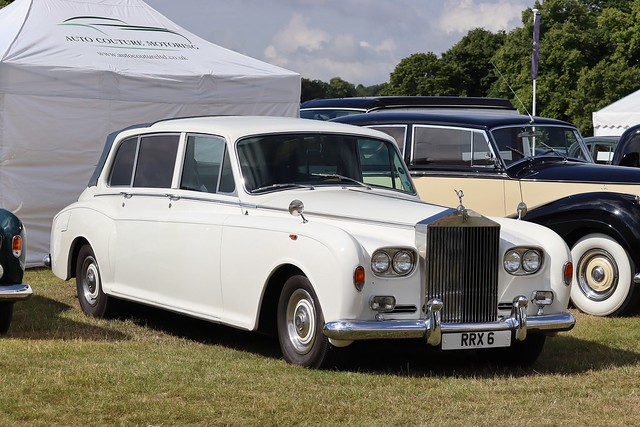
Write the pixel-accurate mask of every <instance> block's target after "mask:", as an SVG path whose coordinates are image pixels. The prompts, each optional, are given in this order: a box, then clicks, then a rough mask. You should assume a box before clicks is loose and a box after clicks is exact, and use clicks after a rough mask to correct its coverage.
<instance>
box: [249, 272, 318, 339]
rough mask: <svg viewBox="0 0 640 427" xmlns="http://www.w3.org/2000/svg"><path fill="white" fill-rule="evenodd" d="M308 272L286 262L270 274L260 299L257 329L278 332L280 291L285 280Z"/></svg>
mask: <svg viewBox="0 0 640 427" xmlns="http://www.w3.org/2000/svg"><path fill="white" fill-rule="evenodd" d="M295 275H302V276H305V277H306V274H305V273H304V272H303V271H302V270H301V269H300V268H299V267H297V266H295V265H293V264H284V265H280V266H278V267H277V268H276V269H275V270H274V271H273V272H272V273H271V275H270V276H269V279H268V280H267V281H266V283H265V287H264V291H263V293H262V298H261V301H260V307H259V310H260V311H259V313H258V324H257V325H256V326H257V330H258V331H259V332H262V333H265V334H267V335H275V334H276V333H277V318H276V315H277V311H278V300H279V299H280V292H281V291H282V288H283V287H284V284H285V282H286V281H287V279H289V278H290V277H292V276H295Z"/></svg>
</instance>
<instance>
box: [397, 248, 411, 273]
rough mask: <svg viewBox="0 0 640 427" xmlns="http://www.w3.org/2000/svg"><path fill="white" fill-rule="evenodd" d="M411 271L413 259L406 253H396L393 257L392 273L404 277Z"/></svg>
mask: <svg viewBox="0 0 640 427" xmlns="http://www.w3.org/2000/svg"><path fill="white" fill-rule="evenodd" d="M411 270H413V257H412V256H411V254H410V253H409V252H407V251H398V252H396V254H395V255H394V256H393V271H395V272H396V273H398V274H400V275H402V276H404V275H405V274H409V273H410V272H411Z"/></svg>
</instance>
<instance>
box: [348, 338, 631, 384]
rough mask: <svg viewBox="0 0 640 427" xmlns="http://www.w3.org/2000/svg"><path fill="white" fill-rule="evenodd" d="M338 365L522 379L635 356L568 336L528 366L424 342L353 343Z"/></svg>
mask: <svg viewBox="0 0 640 427" xmlns="http://www.w3.org/2000/svg"><path fill="white" fill-rule="evenodd" d="M349 350H350V351H349V352H348V353H347V354H345V355H344V356H343V359H344V360H343V361H342V362H341V363H340V364H339V365H338V368H339V369H341V370H348V371H353V372H369V373H380V374H383V373H384V374H396V375H403V376H412V377H413V376H415V377H424V376H429V377H473V378H495V377H522V376H530V375H532V374H542V375H545V374H561V375H572V374H580V373H584V372H587V371H593V370H603V369H609V368H612V367H622V366H631V365H636V364H638V362H640V353H638V352H634V351H628V350H620V349H617V348H614V347H610V346H607V345H603V344H599V343H595V342H592V341H587V340H582V339H577V338H574V337H571V336H562V335H559V336H556V337H553V338H548V339H547V341H546V343H545V346H544V349H543V351H542V353H541V355H540V357H539V358H538V360H537V361H536V362H535V363H534V364H533V365H531V366H519V365H517V364H514V363H508V362H507V361H505V363H498V362H493V363H490V362H487V361H485V360H483V359H482V358H480V357H478V355H477V353H476V352H475V351H473V350H465V351H442V350H439V349H435V348H431V347H428V346H426V345H425V344H424V343H423V342H415V341H411V342H410V341H400V342H377V341H376V342H374V341H367V342H359V343H354V344H353V345H352V346H351V347H350V348H349Z"/></svg>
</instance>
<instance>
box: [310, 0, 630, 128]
mask: <svg viewBox="0 0 640 427" xmlns="http://www.w3.org/2000/svg"><path fill="white" fill-rule="evenodd" d="M534 8H536V9H538V10H539V11H540V14H541V21H540V22H541V25H540V43H539V68H538V77H537V80H536V84H537V89H536V92H537V93H536V113H537V115H540V116H545V117H552V118H556V119H561V120H566V121H569V122H572V123H573V124H575V125H576V126H578V127H579V128H580V130H581V131H582V132H583V134H584V135H591V134H592V132H593V125H592V113H593V112H594V111H597V110H600V109H601V108H603V107H605V106H607V105H609V104H611V103H612V102H614V101H617V100H618V99H620V98H622V97H624V96H626V95H628V94H630V93H632V92H634V91H636V90H638V89H640V20H638V19H637V17H639V16H640V0H632V1H628V0H544V2H543V3H540V2H539V1H536V3H535V6H534ZM532 44H533V12H532V10H531V9H527V10H525V11H523V12H522V27H519V28H516V29H514V30H512V31H510V32H508V33H506V32H504V31H499V32H496V33H492V32H490V31H487V30H485V29H482V28H476V29H473V30H471V31H469V32H468V33H467V34H466V35H465V36H464V37H463V38H462V39H461V40H460V41H459V42H458V43H457V44H456V45H454V46H453V47H452V48H451V49H449V50H448V51H446V52H444V53H443V54H442V55H440V56H438V55H436V54H434V53H433V52H427V53H415V54H413V55H411V56H409V57H407V58H404V59H402V60H401V61H400V63H399V64H398V65H397V66H396V67H395V69H394V70H393V71H392V72H391V74H390V76H389V81H388V82H387V83H384V84H381V85H376V86H370V87H363V86H362V85H358V86H355V85H353V84H350V83H348V82H345V81H344V80H342V79H340V78H338V77H336V78H333V79H331V81H330V82H329V83H324V82H321V81H318V80H308V79H305V78H303V79H302V100H303V101H304V100H307V99H313V98H329V97H343V96H368V95H412V96H415V95H427V96H429V95H431V96H439V95H452V96H490V97H500V98H508V99H510V100H511V101H512V102H513V103H514V105H515V106H517V107H518V109H520V111H521V112H523V113H524V112H525V111H523V110H525V109H526V110H527V111H529V112H531V111H532V96H533V85H532V80H531V53H532Z"/></svg>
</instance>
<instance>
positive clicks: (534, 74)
mask: <svg viewBox="0 0 640 427" xmlns="http://www.w3.org/2000/svg"><path fill="white" fill-rule="evenodd" d="M532 11H533V50H532V53H531V79H532V80H533V102H532V104H533V105H532V107H533V108H532V109H533V115H534V116H535V115H536V89H537V87H536V80H537V78H538V53H539V49H540V46H539V43H538V41H539V39H540V11H539V10H538V9H532Z"/></svg>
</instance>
